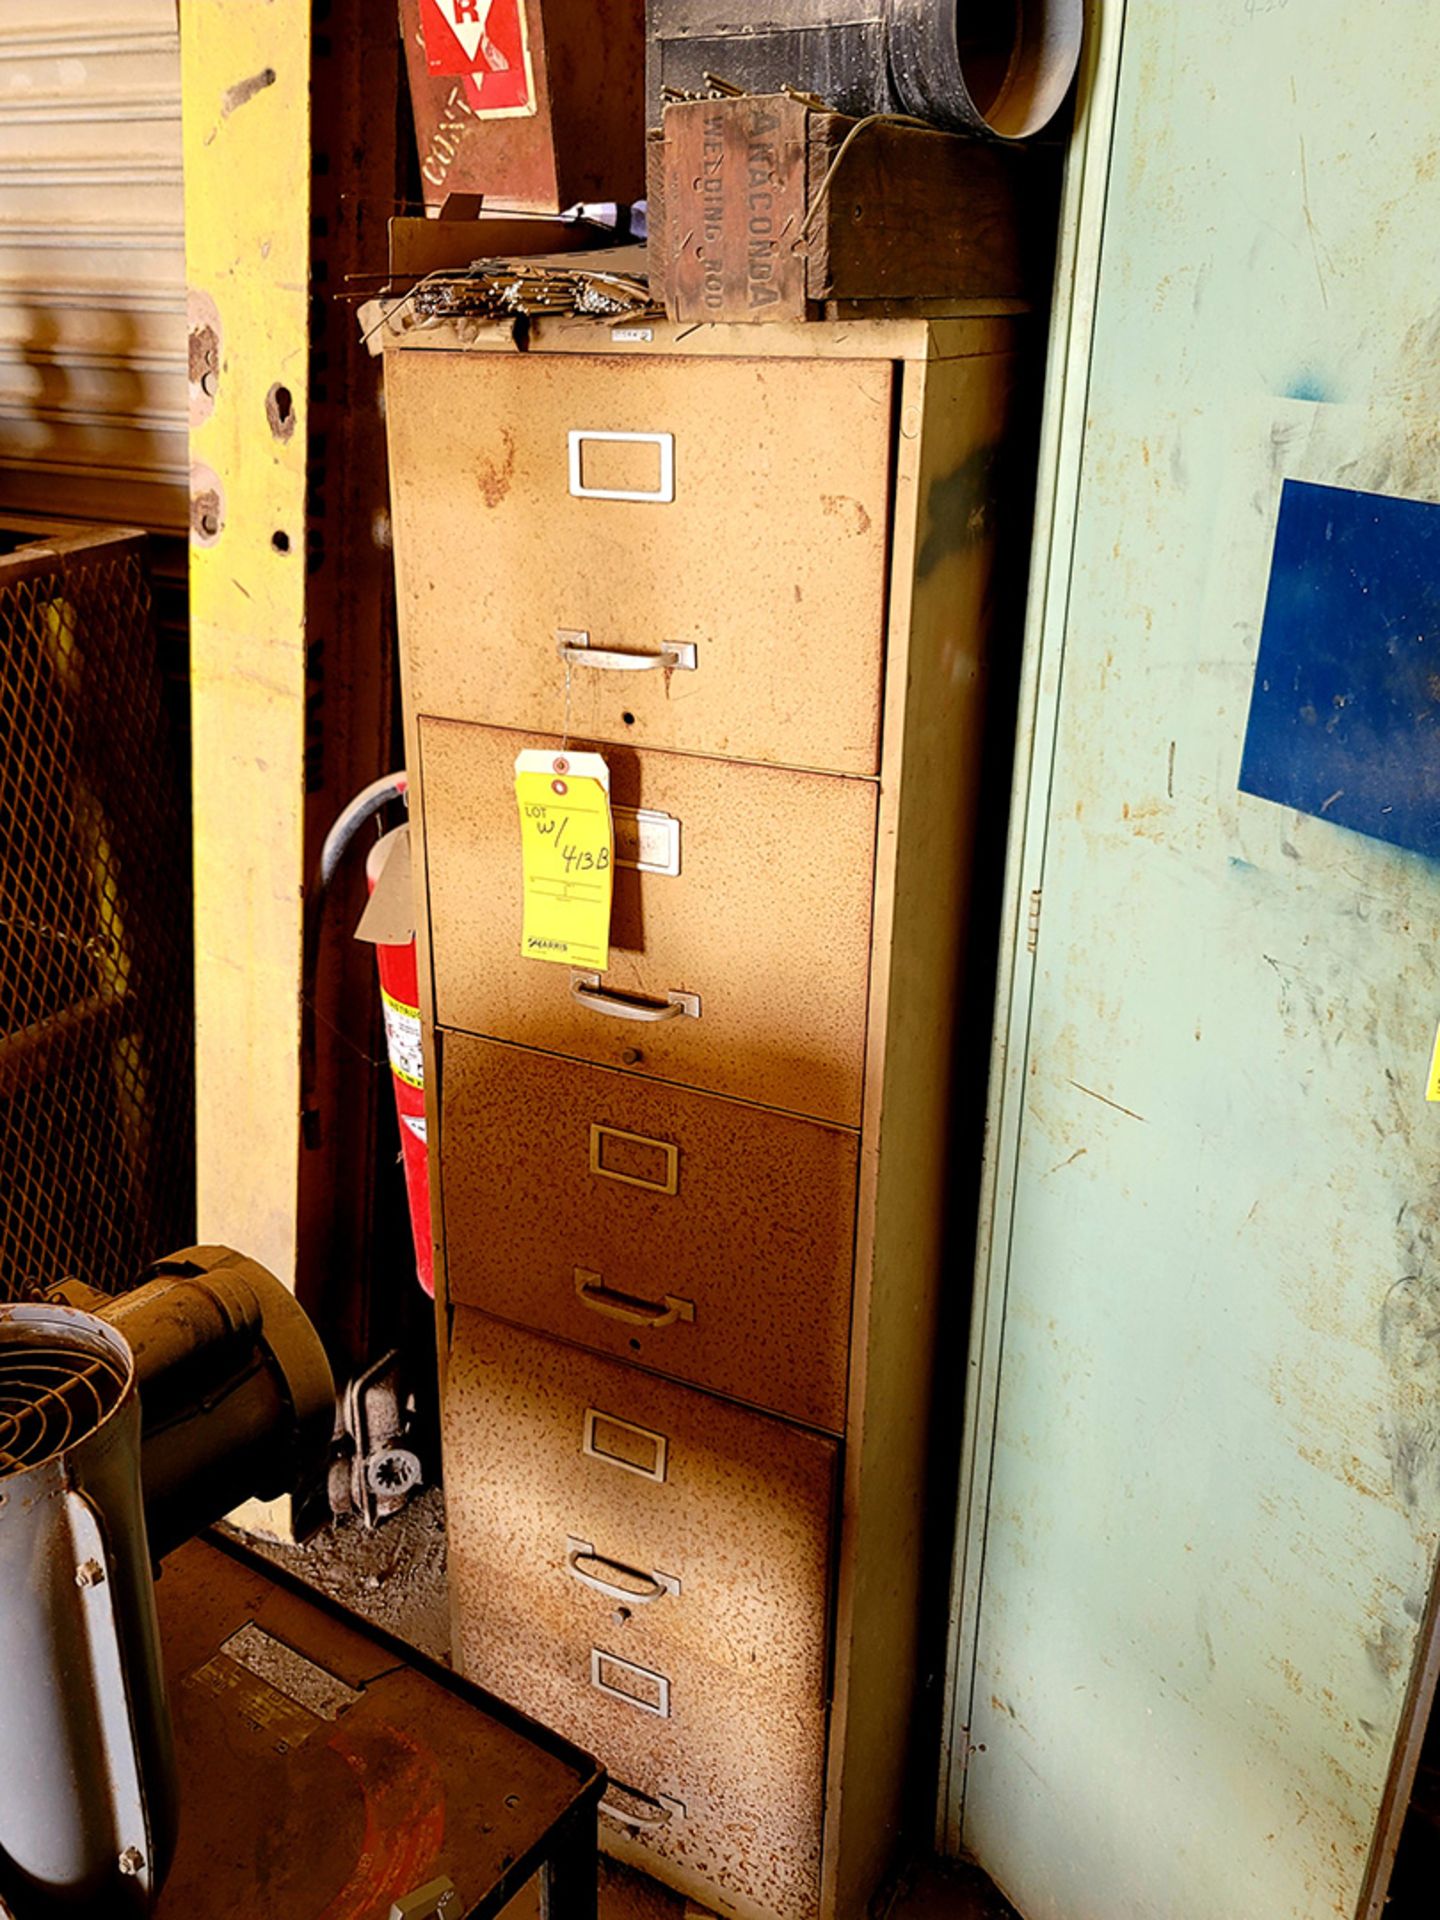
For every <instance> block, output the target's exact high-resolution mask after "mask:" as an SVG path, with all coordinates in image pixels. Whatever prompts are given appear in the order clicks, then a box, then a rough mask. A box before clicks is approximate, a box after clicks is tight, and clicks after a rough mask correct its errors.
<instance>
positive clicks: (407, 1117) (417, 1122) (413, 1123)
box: [400, 1113, 425, 1147]
mask: <svg viewBox="0 0 1440 1920" xmlns="http://www.w3.org/2000/svg"><path fill="white" fill-rule="evenodd" d="M400 1118H401V1120H402V1121H403V1122H404V1124H405V1125H406V1126H407V1127H408V1128H409V1129H410V1131H411V1133H413V1134H414V1136H415V1138H416V1139H417V1140H418V1141H419V1142H420V1144H421V1146H422V1147H423V1146H424V1145H425V1116H424V1114H423V1113H402V1114H401V1116H400Z"/></svg>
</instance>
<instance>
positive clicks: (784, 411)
mask: <svg viewBox="0 0 1440 1920" xmlns="http://www.w3.org/2000/svg"><path fill="white" fill-rule="evenodd" d="M595 331H596V332H599V329H595ZM605 337H606V336H605V335H603V334H602V335H601V338H600V339H598V340H592V342H591V345H592V348H593V347H600V346H602V345H603V344H604V340H605ZM386 381H387V383H388V386H389V418H390V449H391V452H390V462H391V472H392V476H393V487H394V496H395V525H396V545H397V553H398V557H399V563H400V564H399V592H400V608H401V623H402V631H403V636H404V637H403V646H404V652H405V670H406V675H407V680H406V689H407V698H408V699H409V700H411V701H412V702H413V704H414V707H415V709H416V711H417V712H419V713H427V714H444V715H446V716H447V717H449V718H452V719H460V720H483V721H486V722H488V723H489V724H491V725H499V726H515V727H527V728H534V729H536V730H539V731H542V732H554V733H560V732H563V731H565V730H566V729H567V727H568V728H571V729H573V730H574V731H575V732H576V733H585V734H588V735H590V736H591V737H592V738H593V739H597V740H613V741H619V742H623V743H624V744H626V745H631V746H652V747H674V748H678V749H681V750H683V751H687V752H692V753H723V754H729V755H733V756H734V757H736V758H738V759H749V760H769V761H782V762H788V763H789V764H791V765H795V766H816V767H827V768H833V769H834V770H835V771H837V772H840V773H873V772H874V771H875V770H876V767H877V765H878V755H879V711H880V678H881V662H882V653H883V639H884V627H885V589H886V581H885V543H886V529H887V526H888V520H889V494H890V457H891V386H892V375H891V370H890V367H889V365H888V364H886V363H885V362H884V361H876V362H871V363H868V364H867V363H866V362H863V361H862V362H860V363H858V364H855V365H844V364H829V365H824V366H819V365H815V364H813V363H810V364H801V363H799V362H795V363H793V364H786V363H779V364H766V365H755V364H753V363H751V362H750V361H747V360H724V359H711V360H707V361H706V362H705V363H704V364H703V365H691V366H687V365H685V364H683V363H682V362H680V361H679V360H677V359H674V358H671V357H670V356H668V355H665V356H661V355H657V354H646V355H644V356H642V357H641V358H639V359H635V360H624V359H621V358H619V357H618V356H617V357H616V358H614V359H611V360H607V359H606V358H603V357H598V356H597V357H591V358H588V359H587V360H586V361H585V362H584V363H583V364H575V363H573V362H567V361H566V360H565V359H563V358H557V357H551V356H549V355H546V354H543V353H541V354H513V353H511V354H506V355H504V356H503V357H496V356H490V355H487V356H485V357H483V358H479V357H477V356H474V355H470V356H464V355H452V354H448V353H392V354H390V355H389V358H388V365H387V369H386ZM616 435H618V436H620V437H619V438H618V439H617V438H615V437H614V436H616ZM574 436H579V438H578V440H576V439H575V438H574ZM618 496H630V497H618ZM477 516H478V520H477ZM477 541H478V543H479V549H478V550H483V554H484V561H483V564H480V562H479V561H478V560H477ZM562 629H563V630H566V631H569V632H579V633H584V634H586V635H588V637H589V642H590V646H591V647H592V648H593V649H600V650H616V651H620V652H624V653H627V654H636V655H645V656H652V657H653V656H655V655H656V654H657V652H658V650H659V649H660V648H662V647H663V646H664V645H666V644H667V643H676V642H680V643H686V644H689V645H691V646H693V647H694V648H695V661H694V665H693V667H690V668H684V669H680V670H675V671H672V670H670V669H668V668H663V667H659V666H657V667H655V668H654V669H653V670H644V669H643V668H631V669H630V670H628V671H626V670H619V671H617V670H615V669H614V668H613V666H612V667H611V668H609V669H607V668H606V667H605V666H604V665H603V664H602V663H600V662H598V661H597V663H596V664H595V665H594V666H587V665H585V664H583V663H576V664H573V665H571V666H570V667H568V668H567V666H566V663H565V662H564V661H562V660H561V659H560V657H559V655H558V653H557V634H558V633H559V632H560V631H561V630H562Z"/></svg>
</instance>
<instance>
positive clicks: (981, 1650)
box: [949, 0, 1440, 1920]
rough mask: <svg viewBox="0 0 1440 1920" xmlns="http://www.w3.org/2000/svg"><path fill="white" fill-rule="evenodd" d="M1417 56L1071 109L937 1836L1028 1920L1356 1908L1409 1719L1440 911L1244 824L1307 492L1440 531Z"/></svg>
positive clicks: (1223, 24) (1334, 46) (1422, 880)
mask: <svg viewBox="0 0 1440 1920" xmlns="http://www.w3.org/2000/svg"><path fill="white" fill-rule="evenodd" d="M1432 24H1433V23H1431V22H1429V21H1428V20H1425V19H1422V17H1421V13H1420V12H1419V11H1416V12H1414V13H1413V14H1412V13H1406V14H1405V15H1404V16H1403V17H1402V16H1400V15H1398V14H1397V15H1395V16H1394V17H1393V18H1392V19H1390V21H1389V30H1388V31H1387V34H1386V35H1385V37H1384V39H1383V40H1382V41H1379V42H1377V41H1376V40H1375V39H1374V38H1373V36H1372V35H1370V34H1369V32H1368V31H1367V30H1366V29H1365V28H1364V27H1363V26H1362V24H1361V23H1360V22H1359V21H1358V19H1357V17H1356V15H1355V13H1354V10H1353V9H1351V8H1347V7H1344V6H1342V5H1340V4H1339V3H1338V0H1315V4H1312V5H1310V6H1308V7H1305V8H1299V7H1286V6H1285V5H1283V4H1282V3H1281V0H1271V3H1270V4H1264V5H1258V4H1249V5H1244V6H1239V5H1237V6H1234V7H1232V8H1226V9H1220V8H1203V9H1200V8H1185V7H1181V6H1175V5H1171V6H1163V7H1148V8H1137V7H1132V8H1129V9H1128V10H1116V9H1106V10H1104V13H1103V16H1102V19H1101V37H1100V39H1099V41H1098V42H1097V46H1096V50H1095V51H1096V56H1097V57H1096V59H1095V61H1094V63H1093V64H1092V70H1091V73H1090V75H1089V78H1088V80H1087V84H1086V89H1085V100H1084V106H1085V112H1084V115H1083V117H1082V128H1083V131H1082V136H1081V139H1080V141H1079V143H1078V145H1077V149H1076V153H1075V156H1074V162H1073V165H1072V173H1071V188H1070V195H1069V220H1070V223H1071V229H1072V235H1073V236H1074V238H1073V242H1072V264H1073V265H1075V266H1076V269H1077V270H1076V274H1075V278H1074V284H1075V286H1076V289H1077V291H1076V298H1075V304H1074V308H1073V311H1072V312H1071V313H1070V314H1069V315H1068V323H1067V326H1066V327H1065V328H1063V329H1062V330H1061V331H1060V333H1059V336H1058V337H1059V339H1060V341H1061V343H1062V347H1063V351H1062V354H1061V357H1060V360H1059V362H1058V363H1057V367H1056V373H1057V376H1059V377H1058V378H1057V381H1056V384H1055V386H1054V389H1053V391H1054V394H1055V399H1054V402H1053V405H1052V415H1051V424H1050V429H1049V433H1048V439H1047V446H1048V456H1047V457H1048V461H1049V467H1050V481H1049V487H1050V493H1049V497H1048V499H1047V501H1046V519H1045V524H1044V527H1043V531H1042V538H1041V542H1040V547H1039V563H1040V591H1039V598H1038V601H1037V606H1036V614H1035V621H1034V627H1033V631H1032V635H1031V647H1030V663H1029V672H1028V682H1027V728H1028V729H1029V732H1028V735H1027V739H1026V742H1025V744H1026V745H1027V747H1029V746H1032V745H1033V757H1032V756H1031V754H1029V753H1025V754H1022V763H1023V764H1022V773H1021V777H1020V783H1019V789H1018V801H1019V811H1018V819H1019V822H1020V825H1019V828H1018V830H1017V838H1016V844H1015V850H1014V854H1013V857H1012V863H1011V878H1010V925H1011V937H1010V950H1009V954H1008V960H1007V967H1006V971H1005V975H1004V978H1003V980H1002V1023H1003V1025H1004V1029H1005V1030H1004V1031H1003V1032H1002V1036H1001V1051H1000V1054H999V1056H998V1057H999V1064H1000V1068H1001V1075H1000V1080H999V1094H998V1097H997V1100H996V1104H995V1110H994V1116H993V1117H994V1125H993V1127H992V1139H993V1140H994V1141H995V1142H996V1145H995V1148H994V1152H993V1157H992V1163H991V1167H990V1173H989V1179H990V1188H989V1191H990V1205H991V1218H990V1222H989V1233H988V1238H987V1241H986V1244H985V1248H984V1253H983V1256H982V1262H981V1270H980V1287H979V1289H978V1295H979V1305H978V1312H977V1321H976V1329H975V1344H974V1348H973V1351H972V1355H971V1361H970V1369H969V1371H970V1375H971V1378H972V1379H973V1380H974V1382H975V1383H976V1385H975V1387H974V1388H973V1389H972V1394H973V1398H972V1406H973V1408H974V1416H973V1421H972V1430H971V1446H970V1452H969V1459H968V1477H967V1483H966V1493H965V1499H966V1502H967V1505H966V1509H965V1512H964V1514H963V1515H962V1519H963V1520H964V1522H965V1539H964V1542H963V1547H962V1560H961V1567H960V1581H959V1587H958V1599H959V1608H960V1617H959V1623H958V1625H959V1631H958V1640H957V1657H956V1688H955V1697H954V1716H955V1723H954V1755H953V1767H952V1776H951V1792H950V1808H949V1810H950V1815H951V1837H952V1839H953V1840H954V1841H956V1842H958V1843H959V1844H961V1845H963V1846H965V1847H966V1848H968V1849H970V1850H971V1851H972V1852H973V1853H974V1854H975V1855H976V1856H977V1857H978V1858H979V1860H980V1861H981V1863H982V1864H983V1865H984V1866H986V1867H987V1868H988V1869H989V1870H990V1871H991V1872H992V1873H993V1874H995V1875H996V1877H997V1878H998V1879H999V1880H1000V1881H1001V1883H1002V1884H1003V1885H1004V1886H1005V1887H1006V1889H1007V1890H1008V1891H1009V1892H1010V1893H1011V1894H1012V1896H1013V1897H1014V1898H1015V1899H1016V1900H1017V1902H1018V1904H1019V1905H1020V1906H1021V1908H1022V1909H1023V1911H1024V1912H1025V1913H1026V1914H1027V1915H1028V1916H1030V1920H1089V1916H1092V1915H1094V1914H1097V1913H1104V1914H1106V1915H1107V1916H1109V1917H1110V1920H1140V1916H1142V1915H1143V1916H1151V1915H1154V1914H1164V1915H1166V1916H1168V1917H1170V1920H1254V1916H1256V1915H1261V1914H1263V1915H1265V1916H1266V1920H1314V1916H1316V1915H1318V1914H1321V1913H1324V1914H1339V1915H1342V1916H1353V1915H1357V1914H1364V1915H1370V1914H1373V1913H1374V1912H1376V1911H1377V1910H1378V1906H1379V1904H1380V1902H1381V1899H1382V1897H1383V1859H1384V1851H1385V1847H1384V1838H1383V1835H1382V1834H1381V1833H1379V1831H1378V1829H1377V1823H1378V1822H1379V1821H1380V1819H1381V1815H1382V1804H1383V1803H1384V1801H1385V1796H1386V1790H1387V1782H1388V1781H1389V1780H1390V1778H1391V1774H1392V1760H1393V1758H1394V1756H1395V1755H1396V1754H1397V1752H1398V1751H1400V1746H1401V1744H1403V1736H1404V1733H1405V1730H1406V1726H1407V1724H1408V1722H1409V1721H1410V1720H1411V1719H1412V1718H1413V1716H1414V1714H1415V1713H1416V1712H1421V1713H1423V1711H1424V1710H1425V1708H1426V1706H1427V1701H1426V1699H1425V1688H1424V1687H1423V1686H1419V1685H1417V1686H1414V1687H1413V1688H1412V1676H1414V1675H1416V1674H1418V1673H1419V1672H1420V1671H1421V1668H1422V1662H1423V1657H1424V1652H1425V1648H1424V1641H1423V1635H1422V1623H1423V1622H1424V1621H1425V1619H1426V1615H1427V1599H1428V1596H1429V1593H1430V1590H1431V1587H1432V1583H1433V1581H1434V1578H1435V1570H1436V1548H1437V1536H1440V1427H1437V1424H1436V1419H1435V1411H1434V1410H1435V1406H1436V1403H1437V1395H1440V1371H1437V1367H1440V1358H1437V1356H1440V1345H1437V1340H1436V1328H1437V1325H1440V1317H1437V1316H1440V1276H1437V1273H1436V1270H1435V1263H1434V1252H1433V1242H1434V1238H1435V1230H1436V1218H1435V1178H1434V1161H1435V1152H1436V1144H1437V1139H1436V1133H1435V1128H1436V1126H1437V1124H1440V1120H1437V1113H1440V1109H1437V1108H1436V1107H1434V1106H1427V1104H1426V1097H1425V1095H1426V1072H1427V1068H1428V1065H1429V1058H1430V1048H1431V1043H1432V1041H1433V1038H1434V1032H1435V1022H1436V1014H1437V1010H1440V979H1437V972H1440V965H1437V958H1436V956H1437V936H1440V888H1437V884H1436V877H1435V871H1434V867H1433V863H1431V862H1429V861H1427V860H1425V859H1423V858H1420V857H1417V856H1416V855H1414V854H1410V853H1407V852H1403V851H1400V850H1397V849H1396V848H1395V847H1392V846H1387V845H1385V844H1384V843H1383V842H1382V841H1381V840H1380V839H1376V838H1370V837H1367V836H1364V835H1362V834H1360V833H1353V832H1349V831H1346V830H1345V829H1343V828H1341V827H1339V826H1337V825H1335V824H1334V823H1333V821H1331V820H1330V819H1327V818H1326V817H1324V808H1323V807H1321V808H1320V810H1319V812H1318V813H1315V814H1312V813H1308V812H1307V813H1301V812H1295V811H1291V810H1289V809H1282V808H1281V807H1279V806H1277V805H1274V804H1271V803H1270V802H1268V801H1264V800H1260V799H1256V798H1252V797H1250V796H1249V795H1248V794H1245V793H1241V792H1240V791H1239V790H1238V783H1239V775H1240V767H1241V759H1242V747H1243V745H1244V742H1245V738H1246V727H1247V718H1248V715H1249V711H1250V705H1251V699H1252V692H1253V690H1254V686H1255V683H1256V670H1257V649H1258V646H1259V639H1260V630H1261V622H1262V615H1263V614H1264V610H1265V607H1266V601H1267V592H1268V589H1269V586H1270V584H1271V578H1272V573H1271V569H1272V554H1273V552H1274V544H1275V538H1276V528H1277V521H1278V516H1279V511H1280V504H1281V490H1282V486H1283V485H1284V484H1285V483H1286V482H1291V483H1294V482H1308V483H1312V484H1318V485H1320V486H1324V487H1336V488H1349V489H1363V490H1367V491H1369V492H1371V493H1375V494H1380V495H1390V496H1400V497H1402V498H1405V499H1409V500H1412V501H1422V502H1434V501H1435V500H1436V499H1437V495H1440V465H1437V440H1436V426H1435V422H1436V419H1437V417H1440V391H1437V360H1436V355H1435V351H1434V286H1433V274H1432V273H1431V271H1430V261H1429V252H1430V249H1429V244H1428V236H1429V230H1430V207H1429V200H1430V197H1431V196H1430V193H1429V190H1428V189H1427V187H1426V186H1425V182H1426V181H1428V180H1429V179H1430V178H1431V176H1432V175H1433V173H1434V171H1435V166H1436V148H1435V136H1434V128H1433V116H1432V115H1431V114H1430V112H1429V108H1428V92H1427V86H1428V74H1429V71H1430V68H1431V66H1432V64H1433V62H1432V61H1431V59H1430V54H1431V51H1432V44H1431V41H1432V36H1431V26H1432ZM1112 122H1113V128H1112ZM1112 134H1113V138H1112ZM1111 154H1113V160H1111V159H1110V158H1109V156H1110V155H1111ZM1102 227H1103V236H1102ZM1102 237H1103V244H1102ZM1067 284H1068V282H1067ZM1385 584H1386V582H1385V581H1384V579H1383V578H1382V579H1377V581H1376V582H1374V583H1373V586H1374V588H1375V589H1376V590H1380V589H1383V588H1384V586H1385ZM1320 629H1321V620H1320V617H1319V616H1315V617H1314V619H1313V621H1312V624H1311V626H1310V627H1309V629H1308V631H1309V632H1310V634H1311V636H1312V638H1313V639H1314V640H1315V642H1316V643H1317V645H1318V644H1319V643H1320V642H1321V641H1322V640H1323V639H1324V638H1325V636H1324V634H1323V633H1322V631H1321V630H1320ZM1304 631H1307V629H1306V628H1305V626H1304V623H1302V632H1304ZM1395 634H1396V635H1398V636H1399V638H1398V640H1397V641H1396V644H1397V645H1399V646H1401V647H1404V646H1406V645H1411V646H1413V645H1414V644H1415V642H1416V634H1415V631H1414V630H1413V628H1407V627H1406V626H1405V625H1404V624H1403V622H1402V624H1401V625H1399V626H1397V627H1396V628H1395ZM1386 657H1388V656H1387V653H1386V649H1385V647H1383V646H1382V647H1380V648H1379V649H1378V650H1377V653H1376V656H1375V658H1376V659H1377V660H1382V661H1383V659H1385V658H1386ZM1342 711H1343V709H1342V708H1341V707H1334V708H1332V710H1331V712H1330V713H1329V714H1327V715H1320V714H1318V713H1317V714H1315V715H1313V716H1311V717H1310V718H1307V717H1306V716H1305V715H1304V714H1303V713H1300V712H1298V711H1297V712H1296V713H1295V715H1294V731H1295V737H1296V739H1297V740H1300V741H1304V740H1306V739H1310V740H1318V741H1323V740H1324V739H1325V738H1326V737H1327V726H1330V727H1333V726H1334V725H1340V724H1342V723H1341V721H1340V720H1339V719H1338V718H1337V716H1338V715H1340V714H1341V713H1342ZM1400 717H1401V719H1402V721H1403V723H1404V724H1405V725H1406V726H1409V725H1411V724H1412V723H1414V721H1415V720H1416V718H1417V716H1416V714H1415V712H1414V711H1413V710H1412V709H1411V708H1409V707H1407V708H1406V710H1405V712H1404V713H1403V715H1401V716H1400ZM1381 744H1382V742H1381V741H1380V740H1379V739H1378V738H1377V741H1376V752H1377V754H1378V751H1379V748H1380V746H1381ZM1411 764H1412V768H1413V773H1411V774H1410V775H1409V776H1408V777H1407V776H1402V778H1401V780H1400V783H1399V787H1398V789H1397V795H1396V798H1397V800H1399V799H1404V800H1410V799H1413V791H1412V789H1411V787H1410V784H1409V781H1410V780H1411V779H1413V780H1414V781H1416V782H1418V781H1419V780H1421V779H1422V778H1426V777H1428V773H1427V769H1428V767H1429V761H1428V758H1427V757H1426V755H1425V753H1424V752H1423V751H1421V750H1417V751H1416V753H1415V755H1414V758H1413V761H1412V763H1411ZM1336 797H1337V798H1338V797H1339V796H1338V795H1337V796H1336ZM954 1371H955V1377H956V1378H957V1379H958V1378H959V1377H960V1375H961V1366H960V1363H959V1361H958V1359H957V1362H956V1365H955V1369H954ZM1430 1672H1431V1682H1432V1684H1433V1665H1432V1667H1431V1669H1430ZM1397 1743H1398V1744H1397Z"/></svg>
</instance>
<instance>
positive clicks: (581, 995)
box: [570, 973, 700, 1022]
mask: <svg viewBox="0 0 1440 1920" xmlns="http://www.w3.org/2000/svg"><path fill="white" fill-rule="evenodd" d="M570 992H571V994H572V995H573V997H574V998H575V999H576V1000H578V1001H579V1003H580V1005H581V1006H582V1007H588V1008H589V1009H590V1011H591V1013H609V1014H613V1015H614V1017H615V1018H616V1019H617V1020H645V1021H652V1022H653V1021H656V1020H679V1019H680V1018H681V1017H682V1016H688V1017H689V1018H690V1019H691V1020H698V1019H699V1018H700V996H699V994H698V993H680V992H678V991H672V992H670V993H667V994H666V996H665V998H664V999H663V1000H660V1001H655V1000H644V999H641V998H640V997H639V996H638V995H636V994H631V993H617V992H616V991H615V990H614V989H613V988H612V987H602V986H601V984H600V976H599V974H598V973H572V974H571V976H570Z"/></svg>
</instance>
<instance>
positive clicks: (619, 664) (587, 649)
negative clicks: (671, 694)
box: [555, 627, 698, 673]
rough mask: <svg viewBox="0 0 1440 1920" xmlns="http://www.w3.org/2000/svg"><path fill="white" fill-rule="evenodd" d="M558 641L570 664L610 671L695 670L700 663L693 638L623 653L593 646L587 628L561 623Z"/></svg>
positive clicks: (560, 650)
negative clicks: (642, 650)
mask: <svg viewBox="0 0 1440 1920" xmlns="http://www.w3.org/2000/svg"><path fill="white" fill-rule="evenodd" d="M555 642H556V652H557V653H558V654H559V655H560V658H561V659H562V660H563V661H564V662H565V664H566V666H567V667H599V668H601V669H602V670H603V671H604V672H606V673H653V672H654V670H655V669H656V667H668V668H669V669H670V671H671V672H672V673H693V672H694V671H695V668H696V666H697V664H698V662H697V660H696V656H695V642H694V641H693V640H662V641H661V643H660V648H659V651H658V652H656V653H621V652H620V651H619V649H618V648H616V647H592V646H591V644H590V636H589V634H588V633H586V632H585V631H584V629H583V628H580V627H574V628H571V627H561V628H560V629H559V631H558V632H557V633H556V635H555Z"/></svg>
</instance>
